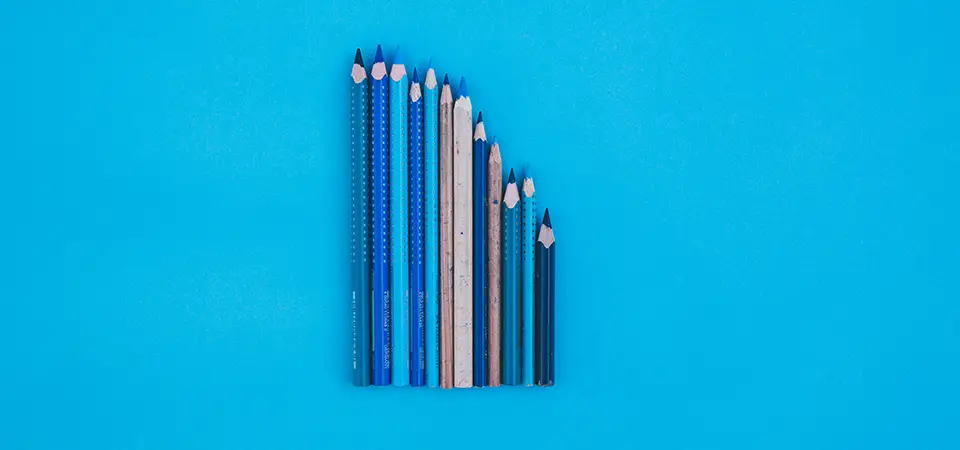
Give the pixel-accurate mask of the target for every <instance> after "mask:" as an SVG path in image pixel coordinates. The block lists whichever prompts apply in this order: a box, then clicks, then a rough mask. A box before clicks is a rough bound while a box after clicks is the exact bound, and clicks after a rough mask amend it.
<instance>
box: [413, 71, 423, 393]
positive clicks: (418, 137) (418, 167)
mask: <svg viewBox="0 0 960 450" xmlns="http://www.w3.org/2000/svg"><path fill="white" fill-rule="evenodd" d="M414 74H416V71H414ZM409 136H410V142H409V148H410V302H411V305H410V310H411V314H410V316H411V318H410V346H411V354H410V385H411V386H423V385H424V384H425V383H426V369H427V367H426V350H427V349H426V342H425V338H426V336H425V334H424V325H425V323H424V322H425V320H426V315H425V314H426V313H425V311H424V307H425V300H426V299H425V295H426V292H425V288H426V286H425V284H426V279H425V277H426V273H425V272H424V271H425V269H426V267H425V265H424V260H423V256H424V255H423V250H424V249H423V246H424V235H423V232H424V230H423V228H424V226H423V225H424V223H423V222H424V211H423V97H421V95H420V85H419V83H417V80H416V79H414V80H413V82H412V84H411V88H410V127H409Z"/></svg>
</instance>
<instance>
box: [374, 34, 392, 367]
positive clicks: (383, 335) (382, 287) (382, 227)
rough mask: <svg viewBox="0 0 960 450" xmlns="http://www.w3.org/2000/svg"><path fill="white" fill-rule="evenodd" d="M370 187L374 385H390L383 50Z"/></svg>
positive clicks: (378, 61) (377, 60) (378, 62)
mask: <svg viewBox="0 0 960 450" xmlns="http://www.w3.org/2000/svg"><path fill="white" fill-rule="evenodd" d="M370 78H372V81H371V83H370V86H371V87H370V147H371V169H370V185H371V189H370V190H371V192H372V194H373V195H372V197H373V206H372V208H373V214H372V216H373V224H372V225H373V264H372V265H373V269H372V271H373V277H372V278H373V301H372V304H373V311H372V312H371V317H372V322H373V384H374V385H375V386H387V385H389V384H390V368H391V366H390V351H391V348H390V241H389V239H390V230H389V228H388V226H389V225H388V223H389V222H388V220H389V217H390V204H389V199H388V197H389V196H390V172H389V168H390V161H389V147H388V141H387V125H388V122H387V115H388V106H387V65H386V64H385V63H384V62H383V51H382V50H381V49H380V46H379V45H378V46H377V55H376V57H374V60H373V68H372V69H371V70H370Z"/></svg>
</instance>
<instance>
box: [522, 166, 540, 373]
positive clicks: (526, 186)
mask: <svg viewBox="0 0 960 450" xmlns="http://www.w3.org/2000/svg"><path fill="white" fill-rule="evenodd" d="M536 222H537V196H536V191H535V189H534V187H533V178H530V177H526V178H524V179H523V237H522V238H521V239H522V241H521V242H522V243H523V244H522V248H523V250H522V252H521V253H522V254H523V264H522V266H523V281H522V282H521V285H522V286H523V297H522V298H521V303H522V305H523V307H522V309H523V312H522V313H521V316H522V317H523V318H522V320H523V325H522V326H521V329H522V330H523V368H522V369H521V370H520V373H521V374H522V377H523V381H522V382H523V384H524V385H527V386H532V385H533V360H534V354H533V352H534V348H533V347H534V345H533V343H534V342H533V341H534V318H533V303H534V285H533V278H534V257H533V256H534V242H533V241H534V239H536V237H535V234H536V231H537V229H536V227H537V223H536Z"/></svg>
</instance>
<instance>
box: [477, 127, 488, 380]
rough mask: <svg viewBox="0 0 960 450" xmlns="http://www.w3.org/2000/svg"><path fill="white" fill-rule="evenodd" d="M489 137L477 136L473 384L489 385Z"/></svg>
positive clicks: (481, 132)
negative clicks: (487, 138)
mask: <svg viewBox="0 0 960 450" xmlns="http://www.w3.org/2000/svg"><path fill="white" fill-rule="evenodd" d="M486 144H487V140H486V136H485V132H484V130H483V122H479V121H478V123H477V127H476V131H475V133H474V139H473V385H474V386H486V385H487V164H488V162H487V149H486V147H487V145H486Z"/></svg>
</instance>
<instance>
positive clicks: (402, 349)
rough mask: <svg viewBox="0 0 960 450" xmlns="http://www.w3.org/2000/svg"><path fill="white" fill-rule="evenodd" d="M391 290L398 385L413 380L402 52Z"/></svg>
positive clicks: (395, 103) (393, 153)
mask: <svg viewBox="0 0 960 450" xmlns="http://www.w3.org/2000/svg"><path fill="white" fill-rule="evenodd" d="M389 84H390V89H389V90H390V291H391V292H392V293H393V303H392V304H391V308H390V322H391V328H392V333H393V340H392V344H393V365H392V371H391V378H392V384H393V385H394V386H406V385H407V384H408V382H409V380H410V267H409V264H410V255H409V248H408V245H409V242H408V239H409V236H408V230H407V225H408V223H407V220H408V218H407V215H408V211H407V202H408V200H409V199H408V197H407V196H408V193H407V189H408V187H407V182H408V180H407V177H408V174H407V125H408V124H407V95H408V92H409V86H408V85H407V71H406V68H405V67H404V65H403V62H402V61H401V59H400V54H399V51H398V52H397V54H396V55H395V56H394V62H393V66H392V67H391V68H390V82H389Z"/></svg>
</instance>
